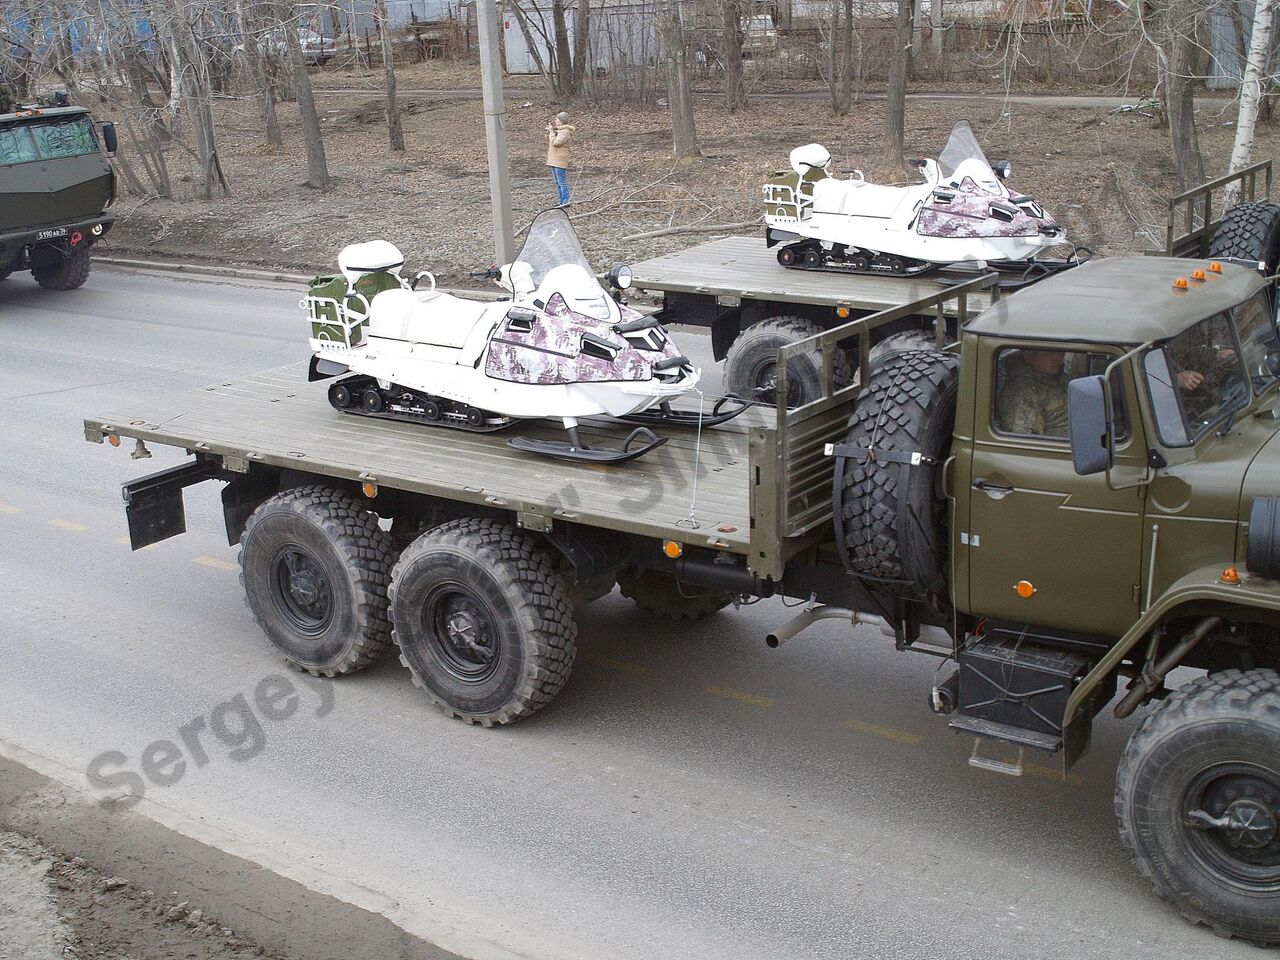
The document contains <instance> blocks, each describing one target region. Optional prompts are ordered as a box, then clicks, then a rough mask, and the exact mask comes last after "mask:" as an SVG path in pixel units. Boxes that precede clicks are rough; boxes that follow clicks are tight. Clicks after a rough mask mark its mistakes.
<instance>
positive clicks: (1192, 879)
mask: <svg viewBox="0 0 1280 960" xmlns="http://www.w3.org/2000/svg"><path fill="white" fill-rule="evenodd" d="M1115 807H1116V817H1117V818H1118V820H1119V826H1120V839H1121V841H1123V843H1124V845H1125V846H1126V847H1128V848H1129V851H1130V852H1131V853H1132V854H1133V859H1134V863H1135V864H1136V866H1137V868H1138V870H1139V872H1141V873H1142V874H1143V875H1144V876H1145V877H1147V879H1149V880H1150V881H1151V882H1152V883H1153V884H1154V885H1155V888H1156V892H1157V893H1159V894H1160V896H1162V897H1164V898H1165V899H1166V900H1169V901H1170V902H1172V903H1173V904H1174V905H1175V906H1176V907H1177V908H1178V909H1179V910H1181V911H1182V914H1183V916H1185V917H1186V918H1187V919H1188V920H1191V921H1192V922H1193V923H1204V924H1207V925H1208V926H1209V927H1211V928H1212V929H1213V930H1214V931H1215V932H1216V933H1218V934H1219V935H1221V936H1233V937H1240V938H1241V939H1244V940H1249V941H1252V942H1255V943H1264V944H1277V943H1280V830H1278V829H1277V824H1278V823H1280V674H1278V673H1276V672H1275V671H1274V670H1250V671H1247V672H1243V671H1240V670H1226V671H1223V672H1221V673H1217V674H1214V675H1213V676H1210V677H1204V678H1202V679H1199V680H1196V681H1195V682H1193V683H1190V684H1188V685H1187V686H1185V687H1182V688H1181V689H1180V690H1178V691H1177V692H1176V693H1174V694H1173V695H1172V696H1171V697H1169V699H1168V700H1166V701H1165V702H1164V703H1163V704H1161V705H1160V706H1159V707H1158V708H1157V709H1156V710H1154V711H1153V712H1152V713H1151V714H1149V715H1148V716H1147V718H1146V719H1145V720H1143V722H1142V725H1141V726H1139V727H1138V729H1137V730H1136V731H1135V732H1134V734H1133V736H1132V737H1130V738H1129V743H1128V745H1127V746H1126V747H1125V750H1124V754H1123V755H1122V756H1121V758H1120V767H1119V769H1118V770H1117V772H1116V798H1115ZM1189 814H1194V815H1193V816H1189ZM1201 814H1204V815H1206V816H1201ZM1223 818H1226V820H1227V821H1228V822H1229V825H1226V826H1213V825H1211V823H1206V822H1205V820H1206V819H1207V820H1209V821H1213V820H1222V819H1223ZM1193 824H1195V825H1193ZM1246 824H1247V826H1246Z"/></svg>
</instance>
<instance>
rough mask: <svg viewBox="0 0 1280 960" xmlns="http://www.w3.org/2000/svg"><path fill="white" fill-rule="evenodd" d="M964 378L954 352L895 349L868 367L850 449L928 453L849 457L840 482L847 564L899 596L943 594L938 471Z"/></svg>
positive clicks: (943, 514) (849, 436)
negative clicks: (915, 457) (911, 460)
mask: <svg viewBox="0 0 1280 960" xmlns="http://www.w3.org/2000/svg"><path fill="white" fill-rule="evenodd" d="M959 382H960V358H959V357H957V356H956V355H955V354H951V353H942V352H940V351H936V350H916V351H911V352H908V353H898V354H893V355H891V356H888V357H885V358H884V360H883V361H882V362H881V363H879V364H878V365H877V366H875V367H874V368H872V370H871V376H870V377H869V382H868V384H867V387H866V389H865V390H864V391H863V392H862V394H861V395H860V396H859V397H858V403H857V406H856V408H855V409H854V413H853V416H852V417H850V419H849V432H848V434H847V435H846V438H845V442H846V443H848V444H849V445H851V446H853V447H857V448H859V449H874V450H877V451H894V452H898V453H919V454H920V455H921V457H922V459H921V461H920V462H919V463H918V464H915V465H910V464H903V463H897V462H894V461H892V460H889V459H887V458H885V457H883V456H881V457H880V458H879V459H878V460H871V459H870V458H869V457H850V458H849V459H847V460H846V461H845V465H844V473H843V475H838V476H836V477H835V478H834V483H835V484H836V485H837V491H836V492H837V495H838V502H839V515H838V517H837V518H836V522H837V523H839V524H840V525H841V530H840V533H841V535H842V538H843V541H844V548H845V553H846V557H847V561H848V564H849V566H850V568H851V569H852V570H853V572H854V573H855V574H860V575H863V576H866V577H868V578H874V579H875V580H876V581H878V582H879V584H880V586H881V587H882V588H883V589H886V590H888V591H890V592H892V593H895V594H898V595H901V596H908V597H916V598H922V597H926V596H940V595H943V594H944V593H945V591H946V557H947V541H946V532H945V529H944V522H945V517H946V511H945V507H946V501H945V500H944V499H943V498H942V497H940V496H939V495H938V490H937V477H938V471H939V470H940V469H941V468H942V462H943V461H944V460H945V459H946V454H947V449H948V447H949V446H950V443H951V431H952V429H953V427H954V424H955V415H956V394H957V392H958V388H959Z"/></svg>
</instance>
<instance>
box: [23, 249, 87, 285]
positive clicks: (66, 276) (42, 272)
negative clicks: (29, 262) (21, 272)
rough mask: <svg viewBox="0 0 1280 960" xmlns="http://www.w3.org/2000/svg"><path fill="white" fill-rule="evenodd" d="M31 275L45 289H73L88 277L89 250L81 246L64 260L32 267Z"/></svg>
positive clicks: (82, 283)
mask: <svg viewBox="0 0 1280 960" xmlns="http://www.w3.org/2000/svg"><path fill="white" fill-rule="evenodd" d="M31 275H32V276H33V277H35V278H36V283H38V284H40V286H42V287H44V288H45V289H46V290H74V289H76V288H77V287H81V286H83V285H84V282H85V281H86V280H88V279H89V251H88V250H87V249H84V248H81V249H80V250H77V251H76V252H75V253H73V254H72V255H71V256H69V257H67V258H66V259H65V260H59V261H58V262H57V263H51V264H49V265H47V266H43V267H32V268H31Z"/></svg>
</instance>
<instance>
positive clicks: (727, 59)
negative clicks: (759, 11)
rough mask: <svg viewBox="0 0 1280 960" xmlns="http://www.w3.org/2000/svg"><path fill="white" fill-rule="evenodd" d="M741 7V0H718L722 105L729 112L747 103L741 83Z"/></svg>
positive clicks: (734, 111) (733, 111)
mask: <svg viewBox="0 0 1280 960" xmlns="http://www.w3.org/2000/svg"><path fill="white" fill-rule="evenodd" d="M742 9H743V8H742V2H741V0H720V21H721V43H720V46H721V51H722V52H723V54H724V107H725V109H726V110H728V111H729V112H730V113H736V112H737V111H738V109H739V108H740V107H745V106H746V105H747V94H746V91H745V90H744V89H743V85H742Z"/></svg>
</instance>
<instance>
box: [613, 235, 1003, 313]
mask: <svg viewBox="0 0 1280 960" xmlns="http://www.w3.org/2000/svg"><path fill="white" fill-rule="evenodd" d="M776 253H777V251H775V250H769V249H767V248H766V247H765V245H764V238H763V237H759V236H757V237H724V238H722V239H720V240H711V241H709V242H707V243H703V244H699V245H698V246H696V247H690V248H688V249H685V250H679V251H677V252H675V253H668V254H665V255H664V256H661V257H654V258H653V259H652V260H645V261H644V262H642V263H638V264H635V265H634V266H633V267H632V268H631V271H632V277H633V280H632V285H633V286H634V287H635V288H636V289H638V290H647V291H649V292H651V293H665V292H668V291H670V292H676V293H693V294H704V295H708V296H716V297H719V296H731V297H739V298H743V299H753V300H774V301H778V302H781V303H808V304H817V305H820V306H830V307H849V308H851V309H854V310H886V309H888V308H890V307H900V306H903V305H904V304H908V303H911V302H913V301H915V300H920V299H923V298H925V297H930V296H933V295H935V294H937V293H939V292H941V291H942V290H944V289H945V287H944V286H943V285H942V284H941V283H939V282H938V281H937V280H936V279H931V278H930V277H929V276H925V277H915V278H904V277H878V276H873V275H860V274H847V273H845V274H840V273H830V272H822V271H805V270H794V269H791V270H789V269H787V268H786V267H783V266H782V265H781V264H779V263H778V260H777V256H776ZM989 304H990V298H989V297H988V296H987V295H986V294H974V295H973V296H972V297H971V298H970V303H969V309H970V312H971V313H977V312H978V311H980V310H984V309H986V307H987V306H988V305H989ZM957 309H958V308H957V306H956V304H955V302H954V301H951V302H949V303H947V304H946V305H945V310H946V313H947V315H948V316H955V315H956V311H957Z"/></svg>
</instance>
